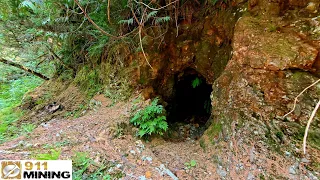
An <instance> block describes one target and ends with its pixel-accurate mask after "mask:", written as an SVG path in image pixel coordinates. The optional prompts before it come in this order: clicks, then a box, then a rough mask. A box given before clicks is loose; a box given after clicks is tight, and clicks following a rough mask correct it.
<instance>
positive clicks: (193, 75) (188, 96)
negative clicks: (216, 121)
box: [167, 69, 212, 126]
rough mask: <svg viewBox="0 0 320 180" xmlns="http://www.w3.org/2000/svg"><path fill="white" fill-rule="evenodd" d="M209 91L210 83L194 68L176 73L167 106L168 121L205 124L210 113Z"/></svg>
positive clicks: (210, 89)
mask: <svg viewBox="0 0 320 180" xmlns="http://www.w3.org/2000/svg"><path fill="white" fill-rule="evenodd" d="M211 91H212V87H211V85H210V84H207V83H206V80H205V78H204V77H203V76H201V75H200V74H198V73H197V72H196V71H195V70H193V69H187V70H185V71H184V72H182V73H179V74H177V75H176V76H175V85H174V92H173V98H172V101H171V102H169V105H168V106H167V112H168V122H169V123H176V122H179V123H187V124H189V123H190V124H197V125H199V126H203V125H205V123H206V122H207V120H208V119H209V117H210V113H211V100H210V94H211Z"/></svg>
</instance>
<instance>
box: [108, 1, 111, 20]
mask: <svg viewBox="0 0 320 180" xmlns="http://www.w3.org/2000/svg"><path fill="white" fill-rule="evenodd" d="M108 21H109V23H110V24H112V23H111V18H110V0H108Z"/></svg>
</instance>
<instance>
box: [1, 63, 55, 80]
mask: <svg viewBox="0 0 320 180" xmlns="http://www.w3.org/2000/svg"><path fill="white" fill-rule="evenodd" d="M0 62H3V63H4V64H8V65H10V66H14V67H16V68H19V69H21V70H24V71H27V72H29V73H31V74H33V75H35V76H38V77H39V78H41V79H44V80H49V78H48V77H46V76H45V75H43V74H40V73H38V72H35V71H33V70H31V69H29V68H27V67H25V66H22V65H20V64H17V63H15V62H12V61H9V60H6V59H3V58H0Z"/></svg>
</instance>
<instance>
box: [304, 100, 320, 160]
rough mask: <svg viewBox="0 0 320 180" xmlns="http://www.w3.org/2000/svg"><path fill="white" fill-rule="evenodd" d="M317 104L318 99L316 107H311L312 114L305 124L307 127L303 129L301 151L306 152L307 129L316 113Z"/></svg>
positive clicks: (319, 104)
mask: <svg viewBox="0 0 320 180" xmlns="http://www.w3.org/2000/svg"><path fill="white" fill-rule="evenodd" d="M319 106H320V100H319V101H318V103H317V105H316V107H315V108H314V109H313V111H312V114H311V116H310V118H309V120H308V124H307V127H306V129H305V131H304V136H303V153H304V154H306V146H307V136H308V131H309V128H310V124H311V122H312V120H313V118H314V116H315V115H316V112H317V110H318V109H319Z"/></svg>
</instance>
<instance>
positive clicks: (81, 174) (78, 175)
mask: <svg viewBox="0 0 320 180" xmlns="http://www.w3.org/2000/svg"><path fill="white" fill-rule="evenodd" d="M72 163H73V167H72V168H73V173H72V179H75V180H82V179H103V180H110V179H119V178H121V177H122V176H123V174H122V173H121V172H116V173H115V172H113V173H112V174H109V173H110V172H109V171H108V169H111V168H113V167H114V165H111V164H110V163H109V162H105V163H96V162H94V161H93V160H92V159H91V158H90V157H89V155H88V154H87V153H84V152H76V153H75V155H74V156H73V157H72ZM89 167H90V168H89ZM89 169H90V172H88V170H89Z"/></svg>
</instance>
